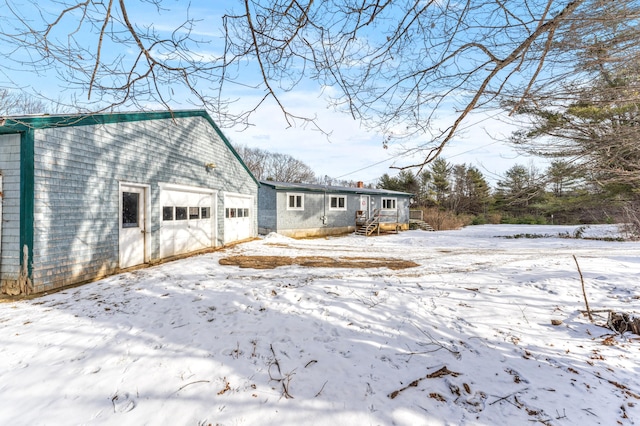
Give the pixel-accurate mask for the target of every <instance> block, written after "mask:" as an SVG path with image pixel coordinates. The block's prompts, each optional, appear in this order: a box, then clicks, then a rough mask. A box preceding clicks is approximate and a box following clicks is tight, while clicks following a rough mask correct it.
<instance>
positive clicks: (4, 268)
mask: <svg viewBox="0 0 640 426" xmlns="http://www.w3.org/2000/svg"><path fill="white" fill-rule="evenodd" d="M0 173H2V182H3V196H2V217H1V218H0V220H2V224H1V225H2V226H0V228H1V229H2V235H1V241H0V244H1V246H0V283H2V282H4V281H17V280H18V274H19V272H20V258H19V257H18V254H19V253H20V135H16V134H13V135H0Z"/></svg>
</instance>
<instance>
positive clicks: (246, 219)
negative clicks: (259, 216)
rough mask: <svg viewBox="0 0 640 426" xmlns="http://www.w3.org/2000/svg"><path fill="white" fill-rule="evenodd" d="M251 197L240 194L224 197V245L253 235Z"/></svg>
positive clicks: (253, 213) (229, 194) (228, 194)
mask: <svg viewBox="0 0 640 426" xmlns="http://www.w3.org/2000/svg"><path fill="white" fill-rule="evenodd" d="M254 215H255V212H254V211H253V197H252V196H248V195H242V194H231V193H227V194H225V195H224V243H225V244H228V243H231V242H234V241H241V240H246V239H248V238H251V237H252V236H254V235H255V232H254V230H253V224H254V220H253V219H252V218H253V217H254Z"/></svg>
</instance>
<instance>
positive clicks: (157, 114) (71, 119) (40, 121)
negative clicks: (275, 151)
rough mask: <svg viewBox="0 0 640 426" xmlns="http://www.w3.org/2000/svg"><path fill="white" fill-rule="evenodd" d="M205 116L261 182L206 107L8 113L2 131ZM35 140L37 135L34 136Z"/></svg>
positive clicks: (2, 122)
mask: <svg viewBox="0 0 640 426" xmlns="http://www.w3.org/2000/svg"><path fill="white" fill-rule="evenodd" d="M192 117H201V118H204V119H205V120H207V122H208V123H209V124H210V125H211V126H212V127H213V129H214V130H215V131H216V133H217V134H218V136H220V139H222V141H223V142H224V143H225V145H226V146H227V148H229V150H230V151H231V153H232V154H233V155H234V156H235V157H236V159H237V160H238V161H239V162H240V164H241V165H242V167H244V169H245V170H246V171H247V173H249V176H251V178H252V179H253V181H254V182H255V183H256V184H257V185H258V186H260V182H258V180H257V179H256V177H255V176H254V175H253V173H251V170H249V168H248V167H247V165H246V164H245V162H244V161H243V160H242V158H240V155H239V154H238V152H237V151H236V150H235V149H234V148H233V146H231V143H230V142H229V140H228V139H227V137H226V136H225V135H224V133H222V130H220V128H219V127H218V125H217V124H216V123H215V122H214V121H213V119H212V118H211V116H210V115H209V113H208V112H207V111H205V110H178V111H150V112H140V111H139V112H118V113H99V114H69V115H33V116H14V117H5V118H3V119H1V120H0V134H10V133H25V132H28V131H34V130H40V129H53V128H56V127H75V126H93V125H100V124H113V123H124V122H134V121H149V120H167V119H179V118H192ZM31 140H32V141H33V136H32V137H31Z"/></svg>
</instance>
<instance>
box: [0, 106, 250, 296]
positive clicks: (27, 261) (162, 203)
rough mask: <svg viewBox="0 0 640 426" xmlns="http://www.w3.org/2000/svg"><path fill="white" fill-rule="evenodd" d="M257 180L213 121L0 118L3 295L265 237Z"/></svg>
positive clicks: (152, 116) (176, 114) (148, 115)
mask: <svg viewBox="0 0 640 426" xmlns="http://www.w3.org/2000/svg"><path fill="white" fill-rule="evenodd" d="M258 186H259V184H258V181H257V180H256V179H255V178H254V177H253V175H252V174H251V172H250V171H249V169H247V167H246V165H245V164H244V163H243V161H242V160H241V159H240V157H239V156H238V154H237V153H236V152H235V151H234V149H233V148H232V147H231V145H230V144H229V142H228V140H227V139H226V138H225V136H224V135H223V134H222V132H221V131H220V129H219V128H218V127H217V125H216V124H215V123H214V122H213V120H212V119H211V117H210V116H209V115H208V114H207V113H206V112H205V111H172V112H140V113H118V114H96V115H88V116H87V115H72V116H69V115H67V116H63V115H60V116H58V115H55V116H54V115H42V116H26V117H10V118H5V119H2V120H0V194H1V195H0V212H1V214H2V220H1V221H0V238H1V240H0V250H1V251H0V285H1V287H0V291H1V292H2V293H5V294H10V295H15V294H28V293H32V292H34V293H39V292H44V291H48V290H52V289H56V288H60V287H63V286H66V285H70V284H77V283H82V282H87V281H90V280H94V279H97V278H100V277H103V276H106V275H109V274H113V273H117V272H119V271H122V270H124V269H127V268H131V267H134V266H138V265H144V264H152V263H155V262H159V261H161V260H163V259H170V258H173V257H176V256H179V255H184V254H186V253H193V252H197V251H201V250H207V249H211V248H214V247H220V246H223V245H225V244H229V243H232V242H235V241H242V240H245V239H250V238H253V237H255V236H256V235H257V215H256V208H257V193H258Z"/></svg>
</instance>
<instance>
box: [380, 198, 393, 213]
mask: <svg viewBox="0 0 640 426" xmlns="http://www.w3.org/2000/svg"><path fill="white" fill-rule="evenodd" d="M382 208H383V209H393V210H395V208H396V199H395V198H383V199H382Z"/></svg>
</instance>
